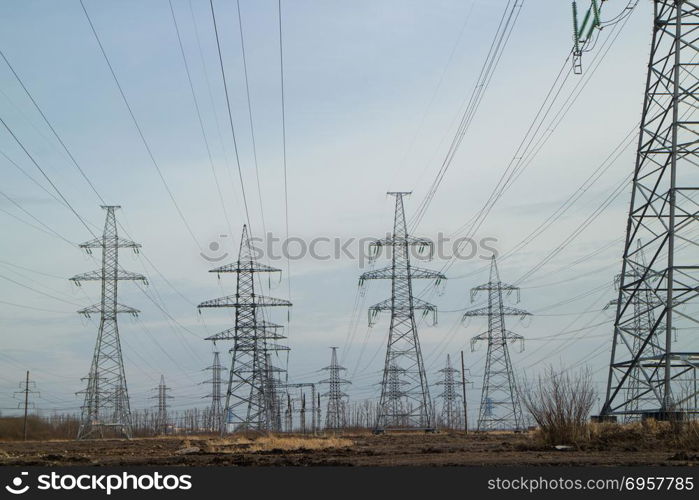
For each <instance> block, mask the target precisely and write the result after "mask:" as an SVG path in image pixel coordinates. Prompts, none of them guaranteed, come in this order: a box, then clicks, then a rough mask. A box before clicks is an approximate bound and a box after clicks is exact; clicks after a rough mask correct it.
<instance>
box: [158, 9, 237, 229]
mask: <svg viewBox="0 0 699 500" xmlns="http://www.w3.org/2000/svg"><path fill="white" fill-rule="evenodd" d="M168 3H169V5H170V13H171V14H172V23H173V25H174V26H175V33H176V34H177V43H178V45H179V48H180V54H181V55H182V62H183V64H184V69H185V72H186V74H187V82H188V83H189V90H190V92H191V94H192V101H193V103H194V109H195V111H196V115H197V121H198V123H199V128H200V130H201V136H202V139H203V141H204V146H205V147H206V154H207V156H208V159H209V166H210V167H211V174H212V176H213V178H214V182H215V184H216V191H217V193H218V199H219V202H220V203H221V209H222V210H223V216H224V218H225V220H226V223H227V224H228V231H229V232H230V233H231V234H233V226H232V225H231V221H230V218H229V217H228V210H226V202H225V201H224V199H223V192H222V191H221V184H220V183H219V181H218V176H217V175H216V167H215V166H214V159H213V156H212V154H211V147H210V146H209V140H208V139H207V137H206V129H205V128H204V121H203V120H202V117H201V109H200V107H199V101H198V100H197V94H196V92H195V91H194V84H193V83H192V75H191V72H190V70H189V64H188V63H187V56H186V55H185V52H184V45H183V44H182V37H181V35H180V28H179V26H178V24H177V17H176V16H175V9H174V8H173V6H172V0H168Z"/></svg>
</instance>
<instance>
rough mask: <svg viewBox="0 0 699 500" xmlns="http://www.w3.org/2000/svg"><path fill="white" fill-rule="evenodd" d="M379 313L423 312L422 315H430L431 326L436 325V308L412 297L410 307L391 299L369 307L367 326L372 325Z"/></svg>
mask: <svg viewBox="0 0 699 500" xmlns="http://www.w3.org/2000/svg"><path fill="white" fill-rule="evenodd" d="M381 311H394V312H396V313H404V314H407V313H410V314H412V312H413V311H423V314H429V313H432V315H433V321H432V324H433V325H436V324H437V306H436V305H434V304H430V303H429V302H426V301H424V300H422V299H418V298H417V297H413V301H412V305H411V304H410V303H409V302H405V303H399V302H395V301H392V300H391V299H386V300H382V301H381V302H378V303H376V304H374V305H373V306H371V307H369V326H373V325H374V323H375V321H374V320H375V319H376V316H377V315H378V314H379V313H380V312H381Z"/></svg>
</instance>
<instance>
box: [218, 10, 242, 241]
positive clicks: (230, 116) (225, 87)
mask: <svg viewBox="0 0 699 500" xmlns="http://www.w3.org/2000/svg"><path fill="white" fill-rule="evenodd" d="M209 5H210V7H211V19H212V21H213V23H214V34H215V35H216V48H217V50H218V62H219V66H220V67H221V79H222V80H223V91H224V93H225V95H226V111H228V123H229V125H230V128H231V136H232V137H233V148H234V150H235V161H236V164H237V166H238V177H239V179H240V189H241V191H242V193H243V205H244V206H245V218H246V220H247V223H248V227H249V228H250V230H251V231H252V224H251V223H250V210H249V209H248V198H247V195H246V194H245V182H243V169H242V167H241V165H240V154H239V153H238V141H237V139H236V137H235V126H234V125H233V112H232V111H231V100H230V97H229V95H228V82H227V80H226V70H225V68H224V64H223V54H222V52H221V40H220V39H219V36H218V24H217V23H216V11H215V9H214V1H213V0H209Z"/></svg>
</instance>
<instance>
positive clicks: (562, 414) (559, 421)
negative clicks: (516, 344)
mask: <svg viewBox="0 0 699 500" xmlns="http://www.w3.org/2000/svg"><path fill="white" fill-rule="evenodd" d="M522 401H523V403H524V406H525V407H526V408H527V410H528V411H529V413H531V415H532V417H534V420H535V421H536V423H537V424H538V425H539V429H540V432H541V437H542V439H543V441H544V442H545V443H546V444H577V443H579V442H580V441H581V440H584V439H585V438H586V437H587V419H588V416H589V414H590V410H591V409H592V405H593V404H594V401H595V390H594V388H593V385H592V376H591V373H590V370H589V369H583V370H580V371H579V372H577V373H575V374H572V375H571V374H569V372H567V371H562V372H556V371H555V370H554V369H553V367H551V366H550V367H548V368H547V369H546V371H545V372H544V374H542V375H539V377H538V379H537V381H536V382H535V383H534V384H532V385H531V386H529V385H528V384H526V383H525V391H524V394H522Z"/></svg>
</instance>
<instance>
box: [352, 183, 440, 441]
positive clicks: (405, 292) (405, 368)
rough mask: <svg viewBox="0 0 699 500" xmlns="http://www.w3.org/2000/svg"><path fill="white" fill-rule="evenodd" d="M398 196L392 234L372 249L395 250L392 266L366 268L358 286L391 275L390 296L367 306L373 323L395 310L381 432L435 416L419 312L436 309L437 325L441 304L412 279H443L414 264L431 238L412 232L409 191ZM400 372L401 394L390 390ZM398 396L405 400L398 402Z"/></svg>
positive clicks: (427, 422) (428, 422)
mask: <svg viewBox="0 0 699 500" xmlns="http://www.w3.org/2000/svg"><path fill="white" fill-rule="evenodd" d="M388 194H389V195H390V196H394V197H395V200H396V203H395V213H394V219H393V233H392V235H390V236H388V237H386V238H383V239H380V240H376V241H374V242H372V243H371V247H372V248H373V249H374V250H375V251H376V253H375V255H374V257H376V255H378V250H379V249H381V248H383V247H387V248H390V249H391V265H390V266H388V267H385V268H383V269H377V270H374V271H368V272H365V273H364V274H362V275H361V277H360V280H359V283H360V286H361V285H362V284H363V283H364V282H365V281H366V280H373V279H390V280H391V292H392V293H391V298H390V299H387V300H384V301H382V302H379V303H378V304H375V305H373V306H371V307H370V308H369V326H372V325H373V324H374V319H375V318H376V316H377V315H378V313H379V312H381V311H390V312H391V326H390V328H389V333H388V344H387V348H386V360H385V363H384V370H383V380H382V383H381V398H380V400H379V407H378V411H377V419H376V427H375V430H376V431H377V432H381V431H384V430H390V429H401V428H417V429H424V430H433V428H434V426H433V422H432V417H431V402H430V392H429V387H428V384H427V376H426V375H425V366H424V364H423V361H422V352H421V351H420V340H419V338H418V332H417V326H416V324H415V311H416V310H420V311H423V314H428V313H430V312H431V313H432V315H433V323H436V322H437V307H436V306H434V305H433V304H430V303H428V302H425V301H424V300H421V299H418V298H416V297H414V296H413V284H412V280H413V279H434V280H436V282H437V283H440V282H441V281H442V280H445V279H446V277H445V276H444V274H442V273H440V272H437V271H431V270H428V269H422V268H419V267H415V266H412V265H411V263H410V250H411V248H417V249H419V250H424V249H428V250H429V252H430V255H431V254H432V248H433V245H432V242H431V241H430V240H428V239H425V238H416V237H414V236H410V235H409V234H408V229H407V227H406V223H405V211H404V207H403V197H405V196H407V195H409V194H410V193H409V192H389V193H388ZM393 368H395V371H394V373H396V374H399V375H400V377H401V382H402V383H400V384H398V385H399V386H402V387H400V391H399V392H395V391H394V392H392V391H391V390H390V383H389V382H390V375H391V372H392V369H393ZM395 398H400V400H401V401H396V400H395Z"/></svg>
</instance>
